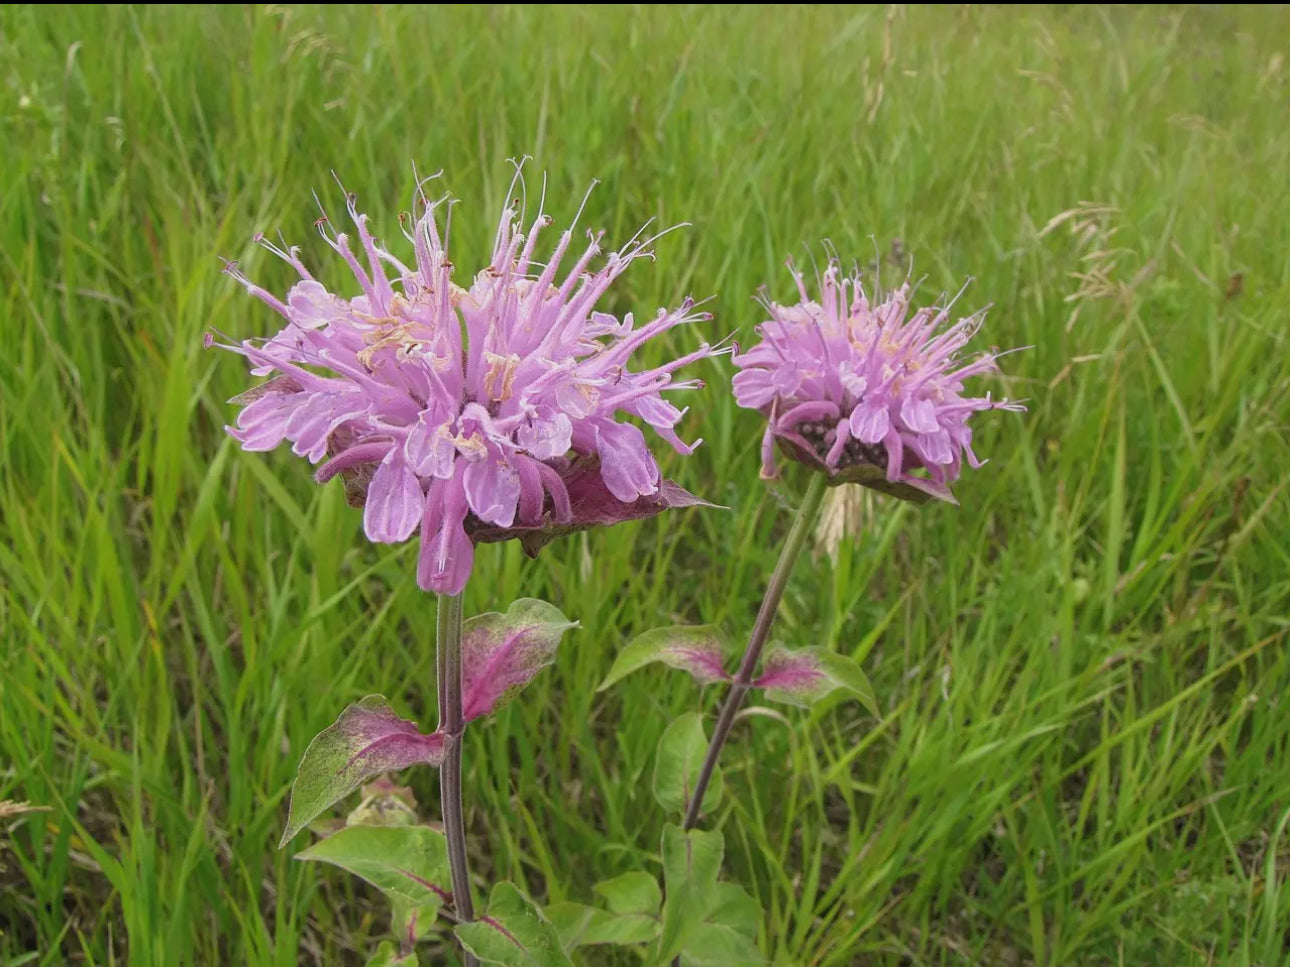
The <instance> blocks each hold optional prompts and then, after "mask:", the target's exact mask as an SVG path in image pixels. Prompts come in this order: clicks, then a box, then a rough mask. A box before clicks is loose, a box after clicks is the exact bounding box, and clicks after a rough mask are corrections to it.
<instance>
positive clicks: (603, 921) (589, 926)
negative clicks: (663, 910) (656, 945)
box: [546, 903, 658, 950]
mask: <svg viewBox="0 0 1290 967" xmlns="http://www.w3.org/2000/svg"><path fill="white" fill-rule="evenodd" d="M546 915H547V919H549V920H550V921H551V923H552V925H553V926H554V927H555V929H556V932H557V933H558V934H559V935H560V942H561V943H562V944H563V945H564V949H565V950H572V949H573V948H574V947H589V946H591V945H592V944H613V945H616V946H620V947H621V946H629V945H632V944H642V943H649V942H650V941H651V940H653V939H654V938H655V937H656V936H658V920H657V919H655V918H654V917H650V916H646V915H644V914H627V915H618V914H613V913H610V912H608V911H607V910H600V909H598V908H596V907H589V906H586V905H585V904H582V903H553V904H551V905H550V906H549V907H547V908H546Z"/></svg>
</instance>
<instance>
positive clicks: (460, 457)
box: [223, 174, 719, 594]
mask: <svg viewBox="0 0 1290 967" xmlns="http://www.w3.org/2000/svg"><path fill="white" fill-rule="evenodd" d="M517 178H518V174H517ZM418 202H419V203H420V205H421V206H422V207H423V209H424V210H423V212H422V214H421V215H420V217H419V218H417V219H416V221H415V223H413V224H412V226H411V230H410V231H408V230H407V229H405V231H404V234H405V236H406V237H407V240H408V242H409V243H410V245H411V248H412V252H413V255H414V260H413V263H412V265H407V264H405V263H404V262H402V261H400V259H399V258H397V257H396V256H395V255H393V254H392V253H391V252H389V251H387V250H386V249H385V248H384V247H382V245H381V243H380V242H379V241H377V239H376V238H375V237H374V236H373V235H372V233H371V231H370V230H369V228H368V223H367V217H366V216H365V215H361V214H359V213H358V212H357V210H356V209H355V206H354V198H353V196H352V195H351V196H349V198H348V209H349V215H350V218H351V220H352V221H353V224H354V228H355V232H356V235H357V239H356V240H357V243H358V244H357V246H354V245H353V244H352V242H351V238H350V236H348V235H345V234H333V233H332V232H331V231H330V222H329V221H328V220H327V218H326V216H325V215H324V216H323V218H321V219H320V220H319V221H318V228H319V231H320V233H321V234H322V237H323V239H324V240H325V241H326V242H327V244H328V245H329V246H330V247H331V248H332V249H333V250H334V251H335V252H336V254H337V255H339V256H340V258H341V259H342V260H344V262H345V264H346V265H347V266H348V267H349V269H350V271H351V272H352V273H353V277H354V280H355V282H356V287H357V289H358V292H357V294H351V295H342V294H337V293H334V292H332V291H330V290H328V289H327V288H326V287H325V286H324V285H323V284H322V283H321V282H319V281H317V280H316V279H315V278H314V277H313V275H311V274H310V272H309V270H308V269H307V268H306V267H305V265H304V263H303V262H302V261H301V260H300V256H299V251H298V249H296V248H287V247H285V246H283V247H279V246H276V245H273V244H272V243H269V242H265V241H264V240H263V238H261V239H259V241H260V242H261V244H262V245H264V247H265V248H267V249H268V250H269V251H271V252H273V254H275V255H276V256H278V257H279V258H281V259H283V260H284V261H286V262H287V263H288V264H290V265H291V266H292V267H293V268H294V269H295V270H296V271H297V272H298V273H299V274H300V276H301V281H300V282H297V283H296V284H295V285H294V286H293V287H292V288H291V289H290V291H289V292H288V293H287V294H286V297H285V298H284V299H279V298H278V297H276V296H274V295H272V294H271V293H269V292H267V291H266V290H265V289H263V288H261V287H260V286H258V285H255V284H254V283H252V282H251V281H250V280H249V279H247V278H246V276H244V275H243V274H242V273H241V272H240V271H239V270H238V269H237V267H236V266H235V265H230V266H229V267H228V272H229V274H230V275H232V276H233V277H234V278H235V279H237V280H238V281H239V282H241V283H242V284H243V285H244V286H245V287H246V289H247V290H248V291H249V292H250V293H251V294H252V295H254V296H256V297H257V298H259V299H260V300H262V301H263V302H265V303H267V304H268V305H269V306H270V307H271V308H273V309H274V310H275V311H277V312H278V313H279V314H280V315H281V316H283V317H284V318H285V319H286V320H287V324H286V326H284V327H283V328H282V329H281V330H280V331H279V332H278V333H277V334H276V335H275V336H273V337H272V338H270V339H267V340H247V341H245V342H243V343H241V344H240V345H225V346H224V347H223V348H226V349H231V350H232V351H234V352H237V353H240V354H241V355H243V356H245V357H246V358H247V359H248V360H250V361H251V363H252V364H253V368H252V372H253V373H255V374H257V375H272V378H271V379H269V380H268V381H267V382H265V383H263V384H261V385H259V386H257V387H255V388H254V389H252V390H251V391H249V392H248V393H245V394H243V395H242V396H240V397H237V398H235V399H234V402H237V403H242V404H245V405H244V408H243V409H242V411H241V412H240V413H239V414H238V417H237V426H236V427H230V428H229V433H230V434H232V436H233V437H235V438H236V439H237V440H239V441H240V442H241V444H242V446H243V448H244V449H246V450H271V449H273V448H274V447H276V446H278V445H279V444H281V443H283V442H288V443H290V444H291V449H292V452H293V453H295V454H296V455H297V456H301V457H305V458H306V459H308V460H309V461H310V462H312V463H315V464H317V463H322V466H321V467H320V468H319V470H318V472H317V474H316V476H317V479H318V480H319V481H320V482H323V481H326V480H328V479H330V478H331V477H333V476H335V475H337V474H340V475H341V476H342V477H343V478H344V480H345V484H346V493H347V495H348V497H349V498H350V502H351V503H353V504H355V505H360V506H362V507H363V526H364V530H365V531H366V534H367V537H368V538H369V539H370V540H372V541H377V542H381V543H396V542H399V541H403V540H406V539H407V538H409V537H410V536H412V535H413V534H415V533H418V532H419V533H420V536H421V554H420V559H419V564H418V567H417V580H418V583H419V584H420V586H421V587H422V588H424V589H426V590H429V591H437V592H442V593H448V594H456V593H458V592H459V591H460V590H461V589H462V587H463V586H464V585H465V583H466V580H467V578H468V577H469V576H470V572H471V569H472V564H473V559H474V544H475V543H476V542H477V541H485V540H488V541H492V540H504V539H508V538H513V537H514V538H522V539H524V540H525V543H526V547H528V548H529V549H530V550H531V551H534V552H535V551H536V548H537V547H540V546H541V544H542V543H544V542H545V541H546V540H549V539H550V538H551V537H552V536H555V535H558V534H560V533H566V532H568V531H570V530H576V529H578V528H580V527H586V526H592V525H595V524H606V523H615V522H618V521H620V520H627V519H634V518H640V517H645V516H650V515H651V514H653V513H658V512H659V511H661V510H663V509H664V508H666V507H671V506H684V505H686V504H693V503H701V501H698V499H697V498H694V497H693V496H692V495H690V494H687V493H686V492H685V491H684V490H681V488H679V487H677V486H676V485H675V484H672V483H670V482H669V481H666V480H663V479H662V478H661V476H660V473H659V468H658V464H657V463H656V462H655V459H654V456H653V454H652V452H651V451H650V448H649V446H648V444H647V442H646V438H645V435H644V434H643V433H642V432H641V429H640V428H639V427H638V426H637V425H636V423H633V422H627V420H625V419H623V418H624V417H630V418H634V419H635V420H637V421H639V422H640V423H641V424H643V425H645V426H648V427H649V428H650V429H651V430H652V431H653V432H654V433H655V434H656V435H658V436H659V437H662V438H663V439H664V440H666V441H667V442H668V443H669V444H671V446H672V447H673V448H675V449H676V450H677V451H679V452H681V453H690V452H692V450H693V449H694V447H695V446H697V445H698V441H696V442H695V443H693V444H687V443H685V442H683V441H682V440H681V438H680V437H679V436H677V434H676V431H675V427H676V424H677V423H678V422H679V421H680V419H681V417H682V415H683V413H684V411H683V410H680V409H678V408H677V407H676V406H674V405H673V404H672V403H670V402H669V401H668V400H666V399H665V398H664V397H663V395H662V394H663V393H664V392H669V391H672V390H681V389H691V388H696V387H699V386H701V385H702V384H701V383H700V382H699V381H698V380H674V379H673V374H674V373H675V372H676V371H677V370H678V369H680V368H681V367H683V366H685V365H686V364H688V363H692V362H694V361H696V360H699V359H702V358H703V357H705V356H709V355H714V354H715V353H717V352H719V350H714V349H712V348H711V347H709V346H708V345H707V344H704V345H702V346H700V347H699V348H698V349H696V350H694V351H693V352H691V353H688V354H686V355H684V356H682V357H681V358H679V359H673V360H671V361H669V362H666V363H664V364H662V365H660V366H656V367H653V368H649V369H641V370H633V369H632V368H631V366H630V365H629V364H630V361H631V358H632V356H633V354H634V353H635V352H636V350H638V349H639V348H640V347H641V346H643V345H644V344H645V343H647V342H648V341H650V340H651V339H653V338H654V337H656V336H659V335H661V334H662V333H664V332H666V331H667V330H669V329H671V328H673V327H674V326H678V325H681V324H683V323H689V322H694V321H700V320H707V319H709V318H711V317H710V316H708V314H707V313H701V312H696V311H694V310H695V305H694V302H693V301H692V300H690V299H686V300H685V301H684V302H682V303H681V305H680V306H679V307H677V308H675V309H663V310H659V312H658V314H657V315H656V316H655V317H654V318H653V319H652V320H650V321H648V322H646V323H644V324H642V325H637V324H636V323H635V322H634V321H633V319H632V316H631V314H630V313H628V314H627V315H625V316H623V317H622V318H621V319H619V318H617V317H615V316H613V315H610V314H609V313H607V312H604V311H601V310H600V309H599V308H598V306H599V304H600V302H601V300H602V298H603V297H604V295H605V293H606V292H607V290H608V289H609V287H610V286H611V285H612V284H613V282H614V281H615V280H616V279H617V278H618V277H619V276H620V275H622V273H623V272H624V271H625V270H626V269H627V266H628V265H630V264H631V263H632V262H634V261H635V260H636V259H639V258H642V257H650V256H652V250H651V247H650V246H651V243H652V242H653V239H647V240H644V241H640V240H639V236H638V238H637V239H633V240H632V241H631V242H630V243H628V245H627V246H626V247H625V248H623V249H620V250H618V251H611V252H608V253H602V249H601V246H600V238H601V235H600V234H595V235H591V236H590V241H589V243H588V244H587V246H586V247H585V248H584V249H583V250H582V251H581V253H580V254H578V255H577V256H575V257H573V264H572V266H571V267H569V268H568V269H567V271H565V272H563V273H561V272H560V267H561V264H562V263H565V262H566V257H568V253H569V249H570V246H571V243H572V241H573V231H572V228H570V229H568V230H566V231H564V232H562V233H561V234H560V236H559V238H558V240H557V241H556V243H555V246H554V251H553V252H551V254H550V255H549V256H548V257H547V258H546V260H545V261H544V262H540V261H537V260H536V254H537V252H536V245H537V241H538V237H539V236H540V235H541V233H542V232H543V231H544V230H545V229H546V228H547V227H549V226H550V225H551V219H550V218H549V217H548V216H546V215H545V214H539V215H538V216H537V217H536V218H535V219H534V220H533V222H532V223H531V226H530V228H529V231H528V232H527V233H522V231H521V228H522V225H521V221H520V220H521V218H522V214H521V211H520V206H519V205H518V203H517V204H515V205H512V206H510V207H508V208H507V209H506V210H505V211H504V212H503V213H502V217H501V221H500V223H499V224H498V227H497V234H496V238H495V242H494V246H493V254H492V258H491V260H490V262H489V264H488V265H487V266H486V267H485V268H484V269H483V270H482V271H481V272H479V273H478V274H477V275H476V276H475V278H474V279H473V281H472V282H471V284H470V286H469V288H462V287H460V286H458V285H456V284H454V283H453V282H452V280H451V273H452V262H451V261H449V259H448V253H447V235H446V229H444V232H443V234H441V230H440V225H439V221H438V214H439V213H440V211H441V210H442V209H444V208H445V207H446V206H444V205H443V204H442V203H441V202H431V201H430V200H429V199H428V198H427V197H426V196H425V195H424V194H423V193H421V192H420V191H419V192H418ZM324 461H325V462H324Z"/></svg>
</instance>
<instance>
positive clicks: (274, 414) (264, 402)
mask: <svg viewBox="0 0 1290 967" xmlns="http://www.w3.org/2000/svg"><path fill="white" fill-rule="evenodd" d="M303 399H304V394H302V393H270V394H268V395H266V396H262V397H260V398H259V399H257V400H255V401H254V402H252V403H250V404H249V405H248V406H246V407H244V408H243V409H242V411H241V412H240V413H238V415H237V426H236V427H229V428H228V433H229V436H231V437H233V439H235V440H237V441H238V442H239V443H241V444H242V449H243V450H252V451H263V450H272V449H273V448H274V447H276V446H277V445H278V444H279V443H281V442H282V441H283V440H284V439H286V436H287V422H288V421H289V420H290V419H291V417H292V416H293V415H294V414H295V412H296V408H297V407H298V406H299V405H300V404H301V402H302V401H303Z"/></svg>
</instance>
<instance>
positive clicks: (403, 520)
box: [363, 450, 425, 544]
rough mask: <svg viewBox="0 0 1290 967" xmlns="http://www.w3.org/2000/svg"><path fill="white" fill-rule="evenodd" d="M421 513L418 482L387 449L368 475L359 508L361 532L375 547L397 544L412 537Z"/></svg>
mask: <svg viewBox="0 0 1290 967" xmlns="http://www.w3.org/2000/svg"><path fill="white" fill-rule="evenodd" d="M424 513H425V494H424V493H422V491H421V481H419V480H418V479H417V475H416V474H414V473H413V472H412V470H411V468H410V467H409V466H408V465H407V464H406V463H404V462H403V459H402V455H401V454H399V451H398V450H391V451H390V454H389V456H387V457H386V458H385V459H384V460H382V461H381V464H380V466H378V467H377V468H376V472H375V473H374V474H373V475H372V482H371V483H370V484H369V485H368V488H367V503H366V505H364V507H363V531H364V532H365V533H366V534H367V539H368V540H370V541H375V542H376V543H378V544H397V543H399V542H400V541H405V540H407V539H408V538H409V537H411V536H412V532H413V531H414V530H416V529H417V525H418V524H419V523H421V517H422V515H423V514H424Z"/></svg>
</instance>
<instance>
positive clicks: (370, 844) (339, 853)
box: [296, 826, 452, 919]
mask: <svg viewBox="0 0 1290 967" xmlns="http://www.w3.org/2000/svg"><path fill="white" fill-rule="evenodd" d="M296 859H298V860H313V861H316V862H321V863H330V864H332V865H333V866H339V867H340V868H341V869H343V870H348V871H349V872H351V873H353V874H354V875H355V876H359V877H362V878H363V879H364V880H366V881H367V882H368V883H370V884H372V885H373V886H374V887H376V888H377V889H378V890H380V891H381V892H382V893H384V894H385V895H386V896H388V897H389V898H390V899H391V901H392V902H394V903H396V904H400V905H402V908H403V909H404V910H406V909H408V908H410V907H414V908H416V909H417V910H418V911H419V912H418V919H420V918H423V917H429V918H430V919H433V913H431V912H430V911H432V910H433V911H437V910H438V909H439V908H440V907H441V906H442V905H443V904H444V903H446V902H448V900H449V899H451V896H452V894H451V893H450V892H449V891H448V890H447V889H446V888H445V887H446V885H447V884H448V883H449V882H450V881H451V877H450V875H449V872H448V845H447V842H446V841H445V840H444V836H443V833H441V832H439V831H438V830H436V829H431V828H430V827H429V826H350V827H347V828H346V829H342V830H341V831H340V832H339V833H336V834H334V835H332V836H328V837H327V838H326V839H324V840H320V841H319V842H317V843H314V845H313V846H311V847H309V848H308V849H307V850H304V851H302V852H300V853H297V854H296Z"/></svg>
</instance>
